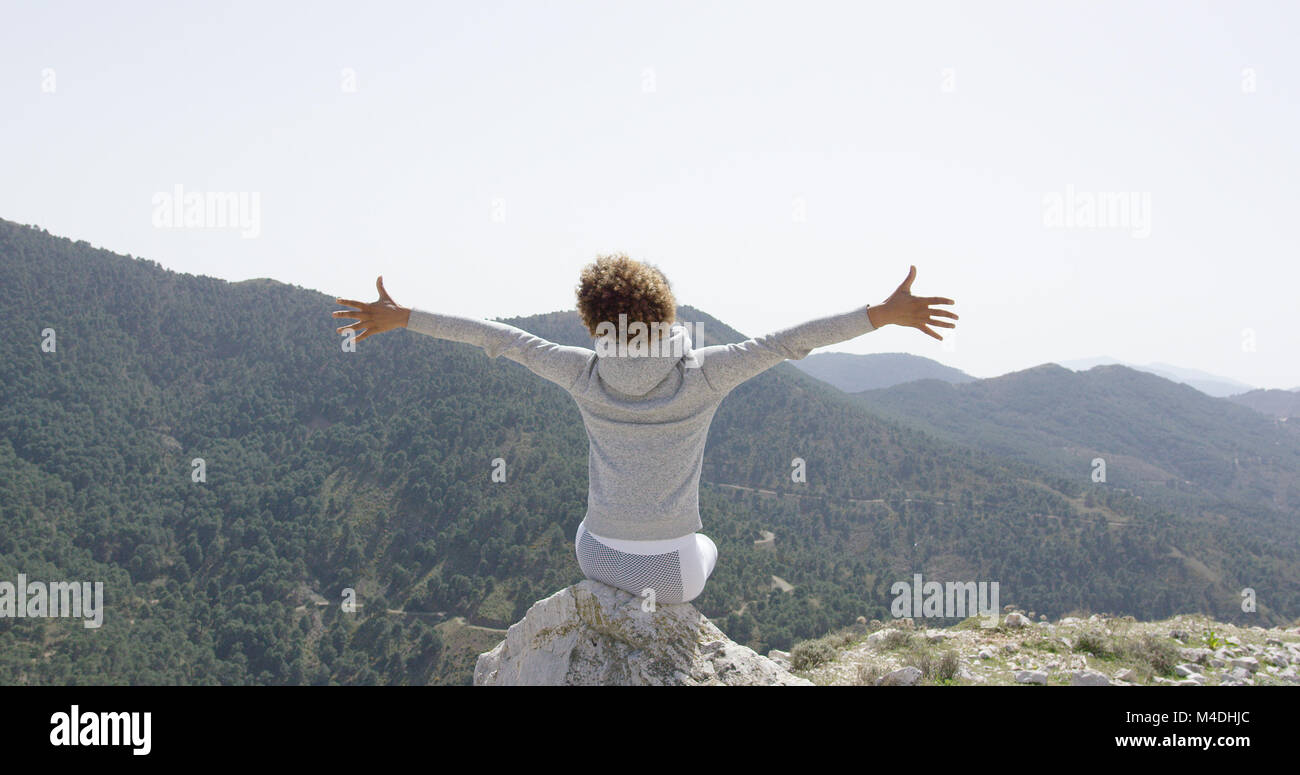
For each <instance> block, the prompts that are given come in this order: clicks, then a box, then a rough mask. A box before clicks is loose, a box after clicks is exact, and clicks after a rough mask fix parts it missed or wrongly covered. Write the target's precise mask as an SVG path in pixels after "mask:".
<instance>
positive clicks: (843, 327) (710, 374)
mask: <svg viewBox="0 0 1300 775" xmlns="http://www.w3.org/2000/svg"><path fill="white" fill-rule="evenodd" d="M868 306H870V305H866V306H863V307H859V308H858V309H855V310H852V311H850V312H845V313H842V314H839V315H830V316H828V317H824V318H817V319H815V320H810V321H808V322H806V323H800V324H799V325H797V326H791V327H790V328H786V329H783V330H781V331H776V332H774V333H771V334H768V335H766V336H760V337H755V338H753V339H746V340H745V341H743V342H740V343H738V344H718V345H712V346H710V347H704V348H701V349H698V350H696V351H695V356H696V362H697V363H698V364H699V368H700V369H701V371H702V372H703V373H704V377H705V379H707V380H708V383H709V385H711V386H712V387H713V389H714V390H718V391H721V392H723V393H726V392H730V391H731V390H732V389H733V388H735V387H736V386H738V385H739V384H740V383H742V382H744V381H745V380H747V379H749V378H750V377H753V376H755V375H757V374H760V373H762V372H764V371H766V370H767V369H770V368H772V367H773V366H775V365H776V364H778V363H780V362H781V361H784V360H786V359H793V360H800V359H802V358H803V357H805V356H806V355H808V353H810V352H811V351H812V350H813V349H815V348H817V347H825V346H827V345H832V344H836V343H838V342H844V341H847V340H849V339H852V338H854V337H857V336H861V335H862V334H865V333H868V332H870V331H874V330H875V326H873V325H871V318H870V317H869V316H868V315H867V307H868Z"/></svg>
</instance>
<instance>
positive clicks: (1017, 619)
mask: <svg viewBox="0 0 1300 775" xmlns="http://www.w3.org/2000/svg"><path fill="white" fill-rule="evenodd" d="M1002 623H1003V624H1005V625H1006V626H1008V627H1024V626H1025V625H1027V624H1029V619H1027V618H1025V615H1024V614H1018V613H1009V614H1007V615H1006V616H1005V617H1003V619H1002Z"/></svg>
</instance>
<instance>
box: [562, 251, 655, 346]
mask: <svg viewBox="0 0 1300 775" xmlns="http://www.w3.org/2000/svg"><path fill="white" fill-rule="evenodd" d="M577 293H578V314H579V315H581V316H582V322H583V323H584V324H585V325H586V326H587V330H588V331H590V332H591V335H592V336H596V327H597V326H599V325H600V324H601V323H602V322H609V323H613V324H614V325H615V326H617V325H618V316H619V314H620V313H621V314H624V315H627V322H628V323H629V324H631V323H635V322H638V321H639V322H642V323H645V324H646V325H650V324H651V323H672V322H674V321H676V319H677V299H676V298H674V297H673V291H672V288H671V287H670V286H669V284H668V278H667V277H665V276H664V273H663V272H661V271H659V268H658V267H656V266H654V265H652V264H646V263H643V262H641V261H634V260H632V259H630V258H628V257H627V256H626V255H624V254H622V253H615V254H612V255H607V256H597V257H596V260H595V261H594V262H593V263H590V264H587V265H586V266H585V267H583V269H582V275H581V277H580V278H579V283H578V288H577Z"/></svg>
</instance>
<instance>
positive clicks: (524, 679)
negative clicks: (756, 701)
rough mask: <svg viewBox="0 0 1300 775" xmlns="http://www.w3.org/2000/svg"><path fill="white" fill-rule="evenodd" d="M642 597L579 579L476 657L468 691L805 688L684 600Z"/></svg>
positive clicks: (530, 611) (536, 606)
mask: <svg viewBox="0 0 1300 775" xmlns="http://www.w3.org/2000/svg"><path fill="white" fill-rule="evenodd" d="M641 603H642V600H641V598H640V597H637V596H635V595H632V594H630V593H628V592H624V591H622V590H618V589H614V588H613V587H610V586H607V585H605V584H601V583H600V582H597V581H591V580H586V581H582V582H580V583H578V584H575V585H573V586H571V587H566V588H565V589H562V590H560V591H559V592H556V593H555V594H553V595H551V596H550V597H548V598H546V599H545V600H539V601H537V602H536V603H534V604H533V605H532V607H531V608H529V609H528V613H527V614H525V615H524V618H523V619H521V620H519V621H518V622H515V623H514V624H513V625H511V626H510V629H509V630H508V631H507V632H506V638H505V640H503V641H501V642H500V643H499V644H497V646H496V648H494V649H492V650H491V651H489V652H487V653H484V654H480V655H479V658H478V664H477V665H476V666H475V669H474V685H475V686H503V685H504V686H512V685H529V686H564V685H569V686H597V685H629V686H672V685H685V686H700V685H728V686H752V685H761V686H774V685H779V686H811V685H812V682H811V681H807V680H805V679H802V678H799V677H797V676H794V675H792V674H791V673H790V672H789V671H787V670H785V669H784V668H782V667H781V666H780V665H779V664H777V663H776V662H774V661H773V660H771V659H768V658H767V657H764V656H760V655H759V654H756V653H754V651H753V650H752V649H749V648H746V647H744V646H741V645H738V644H736V643H734V642H732V641H731V640H729V639H728V638H727V636H726V635H723V634H722V631H721V630H719V629H718V628H717V627H716V626H714V624H713V623H712V622H710V621H709V620H708V619H707V618H706V617H705V616H704V615H703V614H701V613H700V612H699V611H697V610H696V609H695V606H693V605H691V604H689V603H679V604H673V605H659V606H657V607H656V609H655V610H654V611H653V612H647V611H643V610H642V609H641Z"/></svg>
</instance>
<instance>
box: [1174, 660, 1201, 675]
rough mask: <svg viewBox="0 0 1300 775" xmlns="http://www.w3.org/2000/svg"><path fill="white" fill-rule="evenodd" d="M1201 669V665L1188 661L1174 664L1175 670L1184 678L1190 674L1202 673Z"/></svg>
mask: <svg viewBox="0 0 1300 775" xmlns="http://www.w3.org/2000/svg"><path fill="white" fill-rule="evenodd" d="M1201 670H1202V668H1201V666H1200V665H1192V664H1187V663H1184V664H1181V665H1174V672H1175V673H1177V674H1179V675H1181V676H1182V677H1184V678H1186V677H1187V676H1190V675H1200V673H1201Z"/></svg>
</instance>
